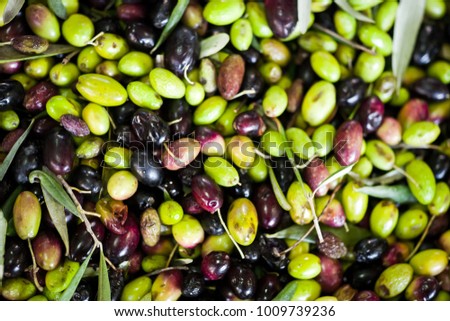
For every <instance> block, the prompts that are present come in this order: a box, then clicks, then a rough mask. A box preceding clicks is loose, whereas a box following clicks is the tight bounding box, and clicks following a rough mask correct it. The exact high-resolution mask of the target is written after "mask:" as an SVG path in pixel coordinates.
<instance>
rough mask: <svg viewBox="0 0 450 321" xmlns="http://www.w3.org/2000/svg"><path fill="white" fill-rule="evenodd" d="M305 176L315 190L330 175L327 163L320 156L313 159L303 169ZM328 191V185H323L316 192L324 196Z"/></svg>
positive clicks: (307, 182)
mask: <svg viewBox="0 0 450 321" xmlns="http://www.w3.org/2000/svg"><path fill="white" fill-rule="evenodd" d="M303 176H304V178H305V182H306V184H308V186H309V187H310V188H311V190H313V191H315V190H316V189H317V188H318V187H319V185H320V183H321V182H322V181H324V180H325V179H326V178H328V176H330V174H329V172H328V169H327V167H326V166H325V163H324V162H323V161H322V159H320V158H315V159H314V160H312V161H311V162H310V163H309V164H308V166H306V168H305V169H304V170H303ZM327 193H328V185H323V186H322V187H321V188H319V189H318V190H317V192H316V195H317V196H319V197H320V196H324V195H326V194H327Z"/></svg>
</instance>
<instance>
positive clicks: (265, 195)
mask: <svg viewBox="0 0 450 321" xmlns="http://www.w3.org/2000/svg"><path fill="white" fill-rule="evenodd" d="M252 200H253V204H254V205H255V207H256V212H257V213H258V222H259V224H260V225H261V227H262V228H263V229H265V230H270V229H273V228H275V227H276V226H277V225H278V223H280V220H281V216H282V215H283V209H282V208H281V206H280V205H279V204H278V201H277V199H276V197H275V194H274V192H273V190H272V188H271V187H270V186H269V185H268V184H263V185H260V186H258V188H257V189H256V191H255V193H254V196H253V198H252Z"/></svg>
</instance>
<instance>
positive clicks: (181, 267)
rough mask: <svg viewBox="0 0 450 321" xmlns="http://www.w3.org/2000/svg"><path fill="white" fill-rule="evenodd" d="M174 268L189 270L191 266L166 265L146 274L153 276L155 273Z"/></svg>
mask: <svg viewBox="0 0 450 321" xmlns="http://www.w3.org/2000/svg"><path fill="white" fill-rule="evenodd" d="M173 270H183V271H187V270H189V268H188V267H187V266H169V267H165V268H162V269H159V270H156V271H153V272H150V273H147V274H145V276H153V275H158V274H161V273H163V272H167V271H173Z"/></svg>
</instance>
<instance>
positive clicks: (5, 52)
mask: <svg viewBox="0 0 450 321" xmlns="http://www.w3.org/2000/svg"><path fill="white" fill-rule="evenodd" d="M75 50H77V48H75V47H72V46H70V45H60V44H50V45H49V47H48V49H47V50H46V51H45V52H43V53H41V54H36V55H33V54H24V53H20V52H18V51H17V50H15V49H14V48H13V47H12V46H1V47H0V63H5V62H13V61H24V60H31V59H36V58H45V57H52V56H56V55H61V54H66V53H69V52H73V51H75Z"/></svg>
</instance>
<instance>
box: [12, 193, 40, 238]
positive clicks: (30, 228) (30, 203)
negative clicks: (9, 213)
mask: <svg viewBox="0 0 450 321" xmlns="http://www.w3.org/2000/svg"><path fill="white" fill-rule="evenodd" d="M41 217H42V210H41V204H40V203H39V199H38V198H37V197H36V195H34V194H33V193H32V192H29V191H23V192H21V193H20V194H19V195H18V196H17V198H16V200H15V201H14V206H13V222H14V228H15V230H16V233H17V235H18V236H19V237H20V238H21V239H22V240H27V239H32V238H34V237H35V236H36V235H37V233H38V231H39V226H40V225H41Z"/></svg>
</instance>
